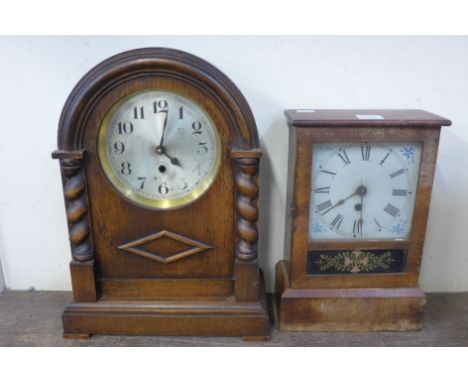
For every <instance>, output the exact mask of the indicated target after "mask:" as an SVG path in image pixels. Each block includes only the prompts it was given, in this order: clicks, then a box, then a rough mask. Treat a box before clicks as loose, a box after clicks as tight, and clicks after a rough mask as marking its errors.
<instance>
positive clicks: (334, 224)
mask: <svg viewBox="0 0 468 382" xmlns="http://www.w3.org/2000/svg"><path fill="white" fill-rule="evenodd" d="M343 219H344V216H343V215H341V214H338V215H336V216H335V218H334V219H333V220H332V222H331V223H330V228H331V229H338V228H340V225H341V223H342V222H343Z"/></svg>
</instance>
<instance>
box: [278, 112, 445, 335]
mask: <svg viewBox="0 0 468 382" xmlns="http://www.w3.org/2000/svg"><path fill="white" fill-rule="evenodd" d="M285 114H286V116H287V119H288V124H289V131H290V151H289V155H290V157H289V175H288V176H289V180H288V187H289V189H288V201H287V205H286V206H287V222H286V237H285V253H286V260H284V261H280V262H279V263H278V264H277V268H276V272H277V284H278V288H279V292H280V297H279V327H280V328H281V329H285V330H318V331H320V330H325V331H326V330H338V331H346V330H351V331H367V330H369V331H371V330H399V331H403V330H418V329H420V328H421V325H422V316H423V310H424V306H425V302H426V299H425V295H424V293H423V292H422V290H421V289H420V288H419V286H418V278H419V267H420V263H421V257H422V249H423V244H424V236H425V231H426V223H427V217H428V212H429V203H430V197H431V190H432V181H433V176H434V168H435V162H436V156H437V149H438V141H439V134H440V129H441V126H448V125H450V121H448V120H447V119H444V118H441V117H439V116H437V115H434V114H431V113H428V112H424V111H421V110H286V112H285Z"/></svg>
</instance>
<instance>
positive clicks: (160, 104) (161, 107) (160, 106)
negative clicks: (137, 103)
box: [153, 99, 169, 113]
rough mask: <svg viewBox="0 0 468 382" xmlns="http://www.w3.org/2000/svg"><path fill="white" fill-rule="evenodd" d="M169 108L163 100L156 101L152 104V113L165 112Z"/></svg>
mask: <svg viewBox="0 0 468 382" xmlns="http://www.w3.org/2000/svg"><path fill="white" fill-rule="evenodd" d="M168 108H169V104H168V103H167V101H166V100H165V99H160V100H158V101H154V102H153V111H154V112H155V113H161V112H163V111H165V112H167V109H168Z"/></svg>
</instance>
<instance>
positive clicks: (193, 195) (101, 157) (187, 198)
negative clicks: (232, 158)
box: [97, 88, 222, 210]
mask: <svg viewBox="0 0 468 382" xmlns="http://www.w3.org/2000/svg"><path fill="white" fill-rule="evenodd" d="M153 91H160V92H165V93H172V94H174V95H176V96H179V97H182V98H185V99H187V100H189V101H190V102H191V103H193V104H194V105H195V106H196V107H198V108H199V109H200V110H201V112H202V113H203V114H204V116H205V118H206V119H207V120H208V121H209V122H210V124H211V126H213V131H214V135H215V150H216V153H215V160H214V164H213V166H212V167H211V171H210V173H209V174H208V175H207V176H206V177H205V179H204V180H203V181H202V182H201V183H200V184H199V185H198V186H197V187H196V188H195V189H193V190H192V192H190V193H189V194H187V195H184V196H182V197H179V198H176V199H151V198H147V197H145V196H142V195H139V194H137V193H136V192H134V191H133V190H131V189H130V188H129V187H128V186H127V185H126V184H125V183H124V182H123V181H122V180H121V179H120V178H119V177H118V176H117V175H116V174H115V171H114V169H113V167H112V165H111V164H110V161H109V158H108V157H107V150H106V136H107V132H108V130H109V122H110V120H111V118H112V116H113V115H114V113H115V112H116V111H117V109H118V108H119V107H120V106H122V104H124V103H125V102H126V101H128V100H129V99H130V98H132V97H135V96H137V95H140V94H143V93H148V92H153ZM97 153H98V162H99V164H100V165H101V168H102V170H103V172H104V174H105V175H106V178H107V179H108V180H109V182H110V183H111V184H112V186H113V187H114V188H115V189H116V190H117V191H118V192H119V193H120V194H121V195H122V196H124V197H125V199H127V200H129V201H131V202H133V203H135V204H137V205H139V206H142V207H146V208H151V209H155V210H170V209H176V208H181V207H184V206H186V205H188V204H190V203H192V202H194V201H196V200H197V199H198V198H200V197H201V196H202V195H203V194H204V193H205V192H206V191H208V189H209V188H210V187H211V185H212V184H213V182H214V180H215V178H216V176H217V174H218V171H219V167H220V164H221V153H222V147H221V138H220V136H219V132H218V129H217V127H216V125H215V123H214V122H213V119H212V118H211V117H210V115H209V114H208V112H207V111H206V110H205V108H204V107H203V106H201V105H200V104H199V103H198V102H197V101H195V100H194V99H193V98H191V97H188V96H187V95H183V94H180V93H177V92H174V91H172V90H167V89H155V88H150V89H145V90H141V91H138V92H134V93H132V94H129V95H127V96H125V97H123V98H122V99H120V100H119V101H118V102H116V103H115V104H114V105H113V106H112V107H111V108H110V109H109V111H108V112H107V113H106V115H105V116H104V119H103V120H102V123H101V125H100V126H99V130H98V139H97Z"/></svg>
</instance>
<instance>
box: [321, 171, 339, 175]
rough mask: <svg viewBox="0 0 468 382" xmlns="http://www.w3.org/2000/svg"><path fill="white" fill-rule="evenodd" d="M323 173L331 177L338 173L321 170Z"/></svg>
mask: <svg viewBox="0 0 468 382" xmlns="http://www.w3.org/2000/svg"><path fill="white" fill-rule="evenodd" d="M320 171H321V172H324V173H325V174H330V175H336V172H331V171H327V170H320Z"/></svg>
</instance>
